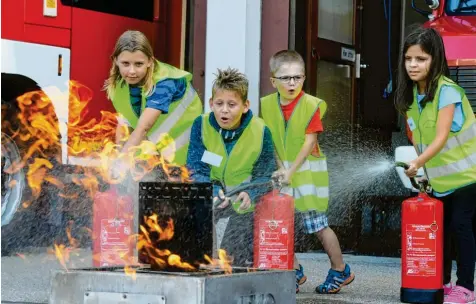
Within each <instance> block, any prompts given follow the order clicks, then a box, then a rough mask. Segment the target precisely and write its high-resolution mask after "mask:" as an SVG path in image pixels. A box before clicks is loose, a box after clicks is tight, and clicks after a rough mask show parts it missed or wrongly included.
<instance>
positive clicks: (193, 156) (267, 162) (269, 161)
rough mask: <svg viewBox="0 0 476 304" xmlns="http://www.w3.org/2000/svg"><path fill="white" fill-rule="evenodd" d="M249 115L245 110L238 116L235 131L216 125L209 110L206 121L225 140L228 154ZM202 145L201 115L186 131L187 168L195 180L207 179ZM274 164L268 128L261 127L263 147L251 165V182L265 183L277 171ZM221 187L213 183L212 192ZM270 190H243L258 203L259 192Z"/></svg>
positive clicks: (207, 169) (206, 165) (208, 168)
mask: <svg viewBox="0 0 476 304" xmlns="http://www.w3.org/2000/svg"><path fill="white" fill-rule="evenodd" d="M252 117H253V113H252V112H251V110H249V111H248V112H247V113H246V114H243V116H242V118H241V125H240V126H239V127H238V128H237V129H236V130H224V129H221V128H220V125H218V122H217V121H216V118H215V115H214V114H213V112H211V113H210V116H209V119H210V124H211V125H212V126H213V127H214V128H215V130H217V131H218V132H220V134H221V136H222V138H223V141H224V143H225V148H226V152H227V154H228V155H229V154H230V152H231V150H232V149H233V147H234V146H235V144H236V142H237V141H238V139H239V138H240V136H241V134H242V133H243V130H244V129H245V128H246V126H248V124H249V123H250V121H251V118H252ZM205 150H206V149H205V145H204V144H203V140H202V116H199V117H197V118H196V119H195V121H194V122H193V125H192V131H191V134H190V146H189V148H188V155H187V167H188V169H189V170H190V171H191V178H192V179H193V180H194V181H197V182H210V172H211V165H209V164H207V163H204V162H202V161H201V159H202V156H203V153H204V152H205ZM277 167H278V166H277V163H276V160H275V158H274V146H273V139H272V137H271V132H270V131H269V129H268V127H265V130H264V136H263V146H262V149H261V154H260V156H259V158H258V160H257V161H256V163H255V164H254V167H253V171H252V174H251V182H252V183H253V182H258V183H259V182H267V181H269V180H270V179H271V175H272V174H273V172H274V171H276V170H277ZM220 188H223V185H214V187H213V195H214V196H217V195H218V190H219V189H220ZM270 190H271V187H254V188H250V189H249V190H247V191H246V192H247V193H248V195H249V196H250V198H251V201H252V202H253V203H256V202H258V200H259V199H260V198H261V196H262V195H264V194H266V193H267V192H269V191H270Z"/></svg>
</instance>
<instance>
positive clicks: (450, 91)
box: [417, 85, 465, 197]
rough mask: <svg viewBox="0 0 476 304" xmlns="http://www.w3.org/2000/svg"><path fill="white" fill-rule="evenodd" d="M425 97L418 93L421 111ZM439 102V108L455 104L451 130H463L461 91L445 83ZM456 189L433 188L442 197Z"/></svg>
mask: <svg viewBox="0 0 476 304" xmlns="http://www.w3.org/2000/svg"><path fill="white" fill-rule="evenodd" d="M424 97H425V95H424V94H423V95H420V94H417V101H418V109H419V110H420V113H421V111H422V108H421V105H420V102H421V101H422V100H423V98H424ZM438 102H439V104H438V110H441V109H442V108H444V107H446V106H448V105H450V104H455V112H454V115H453V122H452V123H451V130H450V131H451V132H459V131H460V130H461V128H462V127H463V124H464V119H465V118H464V115H463V106H462V100H461V95H460V94H459V92H458V91H457V90H456V89H455V88H453V87H451V86H447V85H443V87H442V88H441V91H440V98H439V100H438ZM453 192H454V190H450V191H447V192H443V193H440V192H436V191H434V190H433V194H434V195H435V196H437V197H442V196H446V195H448V194H451V193H453Z"/></svg>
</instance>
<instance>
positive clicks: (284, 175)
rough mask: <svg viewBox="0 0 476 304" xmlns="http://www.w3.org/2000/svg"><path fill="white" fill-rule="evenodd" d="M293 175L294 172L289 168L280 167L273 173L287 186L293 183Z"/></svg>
mask: <svg viewBox="0 0 476 304" xmlns="http://www.w3.org/2000/svg"><path fill="white" fill-rule="evenodd" d="M291 176H292V172H291V171H290V170H288V169H279V170H278V171H276V172H274V173H273V175H272V177H274V178H278V180H279V182H280V183H281V184H282V185H285V186H286V185H289V184H290V183H291Z"/></svg>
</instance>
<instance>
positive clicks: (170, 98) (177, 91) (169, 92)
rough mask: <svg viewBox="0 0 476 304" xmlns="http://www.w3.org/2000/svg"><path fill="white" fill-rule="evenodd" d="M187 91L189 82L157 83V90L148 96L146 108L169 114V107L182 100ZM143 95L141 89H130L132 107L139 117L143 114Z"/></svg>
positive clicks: (168, 81)
mask: <svg viewBox="0 0 476 304" xmlns="http://www.w3.org/2000/svg"><path fill="white" fill-rule="evenodd" d="M186 89H187V80H186V79H185V78H180V79H169V78H167V79H164V80H161V81H159V82H157V83H156V85H155V89H154V91H153V92H152V94H151V95H150V96H147V97H146V99H145V101H146V103H145V107H146V108H152V109H156V110H160V111H161V112H162V113H163V114H167V113H168V112H169V107H170V104H171V103H172V102H175V101H177V100H180V99H181V98H182V97H183V94H185V90H186ZM141 93H142V89H141V88H140V87H132V86H131V87H130V88H129V94H130V97H131V105H132V108H133V109H134V112H135V113H136V114H137V116H140V114H141V98H142V97H141Z"/></svg>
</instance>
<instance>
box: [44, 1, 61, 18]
mask: <svg viewBox="0 0 476 304" xmlns="http://www.w3.org/2000/svg"><path fill="white" fill-rule="evenodd" d="M43 16H48V17H56V16H58V2H57V0H43Z"/></svg>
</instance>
